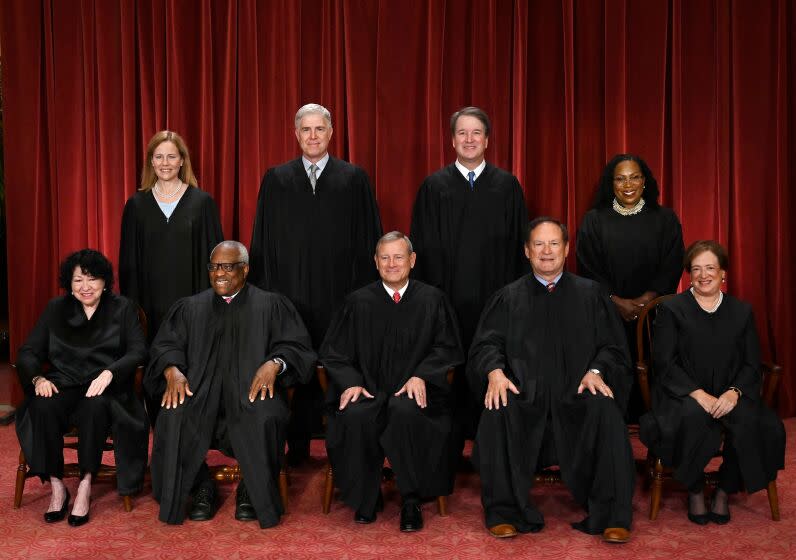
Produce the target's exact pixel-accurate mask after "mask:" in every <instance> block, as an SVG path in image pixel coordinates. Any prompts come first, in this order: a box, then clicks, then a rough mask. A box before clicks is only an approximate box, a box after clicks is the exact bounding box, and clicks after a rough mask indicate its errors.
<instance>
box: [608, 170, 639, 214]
mask: <svg viewBox="0 0 796 560" xmlns="http://www.w3.org/2000/svg"><path fill="white" fill-rule="evenodd" d="M643 193H644V174H643V173H642V172H641V167H639V165H638V163H636V162H635V161H633V160H626V161H620V162H619V163H617V164H616V167H614V196H615V197H616V200H617V201H618V202H619V204H621V205H622V206H624V207H625V208H632V207H633V206H635V205H636V204H638V201H639V200H641V195H642V194H643Z"/></svg>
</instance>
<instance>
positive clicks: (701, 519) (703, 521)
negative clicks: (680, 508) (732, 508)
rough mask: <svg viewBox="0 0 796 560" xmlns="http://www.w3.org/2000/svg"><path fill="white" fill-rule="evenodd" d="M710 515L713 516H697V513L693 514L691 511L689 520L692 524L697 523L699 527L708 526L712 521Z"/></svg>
mask: <svg viewBox="0 0 796 560" xmlns="http://www.w3.org/2000/svg"><path fill="white" fill-rule="evenodd" d="M710 515H711V514H709V513H701V514H696V513H691V512H690V511H689V512H688V520H689V521H690V522H691V523H696V524H697V525H707V524H708V521H710Z"/></svg>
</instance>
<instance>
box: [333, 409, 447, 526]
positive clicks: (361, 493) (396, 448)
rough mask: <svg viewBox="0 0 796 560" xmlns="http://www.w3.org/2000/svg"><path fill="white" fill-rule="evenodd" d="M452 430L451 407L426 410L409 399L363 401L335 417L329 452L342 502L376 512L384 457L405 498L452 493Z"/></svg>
mask: <svg viewBox="0 0 796 560" xmlns="http://www.w3.org/2000/svg"><path fill="white" fill-rule="evenodd" d="M429 402H430V403H433V402H434V397H433V395H430V398H429ZM451 431H452V422H451V417H450V414H449V412H448V410H447V407H444V406H438V407H433V406H431V405H430V406H429V407H427V408H425V409H421V408H420V407H419V406H417V403H416V402H415V401H414V400H412V399H410V398H408V397H407V396H406V395H402V396H400V397H388V398H386V399H385V397H384V396H380V397H377V398H376V399H365V398H360V399H359V400H358V401H357V402H355V403H349V404H348V406H346V408H345V409H343V410H342V411H337V412H336V413H334V414H332V415H330V418H329V433H328V435H327V438H326V448H327V451H328V453H329V460H330V462H331V464H332V468H333V469H334V473H335V482H336V484H337V487H338V488H339V489H340V494H341V496H342V498H343V501H344V502H345V503H346V504H347V505H349V506H350V507H351V508H353V509H355V510H357V511H359V512H360V513H362V514H364V515H368V516H370V515H372V514H373V513H374V512H375V510H376V503H377V501H378V497H379V493H380V486H381V473H382V466H383V464H384V457H385V456H386V457H387V458H388V459H389V460H390V465H391V466H392V469H393V471H394V472H395V480H396V484H397V486H398V490H399V491H400V492H401V496H402V497H403V498H404V500H417V499H419V498H420V497H427V496H442V495H447V494H450V493H451V491H452V487H453V472H452V468H451V461H450V457H451V453H450V444H451Z"/></svg>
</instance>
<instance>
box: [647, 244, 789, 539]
mask: <svg viewBox="0 0 796 560" xmlns="http://www.w3.org/2000/svg"><path fill="white" fill-rule="evenodd" d="M727 267H728V259H727V252H726V251H725V249H724V248H723V247H722V246H721V245H719V244H718V243H716V242H715V241H697V242H696V243H694V244H693V245H691V247H689V248H688V252H687V253H686V256H685V261H684V268H685V270H686V272H688V273H690V275H691V289H690V290H688V291H685V292H683V293H681V294H678V295H677V296H675V297H673V298H671V299H669V300H667V301H665V302H664V303H662V304H661V306H660V307H659V310H658V314H657V316H656V319H655V332H654V340H655V345H654V347H653V355H652V357H653V364H654V366H655V372H656V375H655V377H654V379H653V382H654V385H653V390H652V411H651V412H649V413H647V414H645V415H644V416H642V418H641V440H642V441H643V442H644V444H645V445H647V447H649V448H650V449H652V450H653V451H654V452H655V453H656V455H658V456H659V457H660V458H661V460H662V461H663V463H664V464H665V465H667V466H670V467H673V468H674V478H675V479H676V480H679V481H680V482H682V483H683V484H684V485H685V486H686V487H687V488H688V490H689V499H688V519H690V520H691V521H692V522H694V523H697V524H699V525H704V524H706V523H708V521H713V522H714V523H719V524H724V523H727V522H728V521H729V520H730V511H729V507H728V494H732V493H734V492H737V491H738V490H740V489H741V488H745V489H746V491H747V492H750V493H751V492H756V491H758V490H761V489H763V488H765V487H766V486H767V485H768V483H769V482H771V481H772V480H775V479H776V477H777V470H779V469H782V468H784V460H785V428H784V426H783V424H782V421H781V420H780V419H779V418H778V417H777V416H776V414H774V412H773V411H772V410H771V409H770V408H768V407H767V406H766V405H765V404H764V403H763V402H762V401H761V399H760V386H761V373H760V347H759V343H758V339H757V331H756V330H755V323H754V317H753V315H752V307H751V306H750V305H749V304H748V303H745V302H742V301H740V300H738V299H735V298H734V297H732V296H730V295H728V294H724V293H722V291H721V285H722V283H724V282H725V278H726V275H727ZM722 433H724V445H723V447H722V455H723V459H724V460H723V462H722V464H721V467H720V468H719V483H718V488H717V489H716V492H715V493H714V495H713V500H712V504H711V507H710V511H708V510H707V508H706V505H705V498H704V494H703V487H704V484H705V477H704V474H703V471H704V469H705V467H706V466H707V464H708V462H709V461H710V460H711V459H712V458H713V455H714V453H715V452H716V451H717V450H718V449H719V447H720V446H721V445H722Z"/></svg>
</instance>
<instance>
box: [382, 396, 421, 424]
mask: <svg viewBox="0 0 796 560" xmlns="http://www.w3.org/2000/svg"><path fill="white" fill-rule="evenodd" d="M388 410H389V414H390V419H391V420H394V421H398V422H401V421H411V420H412V419H414V418H416V417H417V416H419V415H421V414H422V410H421V409H420V407H419V406H418V405H417V402H416V401H415V400H414V399H410V398H409V397H407V396H406V395H401V396H400V397H390V401H389V404H388Z"/></svg>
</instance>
